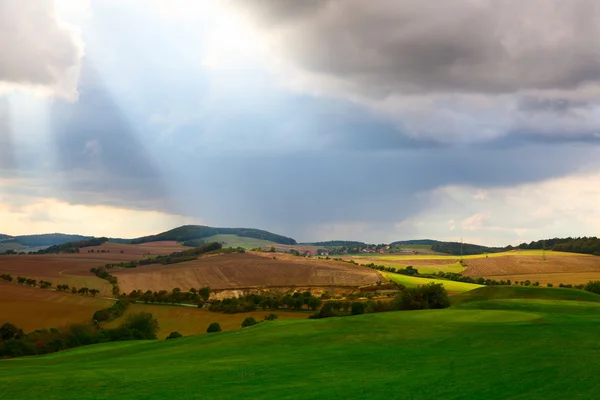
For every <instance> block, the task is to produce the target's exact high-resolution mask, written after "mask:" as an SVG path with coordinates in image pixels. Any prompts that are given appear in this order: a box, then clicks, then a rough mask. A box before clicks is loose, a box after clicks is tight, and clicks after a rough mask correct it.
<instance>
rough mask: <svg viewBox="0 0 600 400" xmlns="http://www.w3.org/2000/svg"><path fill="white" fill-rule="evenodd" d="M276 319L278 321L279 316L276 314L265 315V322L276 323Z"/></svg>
mask: <svg viewBox="0 0 600 400" xmlns="http://www.w3.org/2000/svg"><path fill="white" fill-rule="evenodd" d="M276 319H277V315H275V314H269V315H265V321H275V320H276Z"/></svg>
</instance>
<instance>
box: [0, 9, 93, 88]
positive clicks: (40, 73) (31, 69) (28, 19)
mask: <svg viewBox="0 0 600 400" xmlns="http://www.w3.org/2000/svg"><path fill="white" fill-rule="evenodd" d="M0 49H2V52H1V53H0V82H5V83H10V84H22V85H33V86H42V87H47V88H51V89H52V90H54V91H58V94H60V95H63V96H67V97H72V96H73V92H74V91H75V89H76V81H77V76H78V70H79V65H80V61H81V58H82V57H83V45H82V43H81V41H80V39H79V38H77V37H76V36H75V35H74V33H73V32H72V31H70V30H68V29H66V28H65V27H63V26H61V25H60V24H59V23H58V21H57V20H56V16H55V12H54V3H53V1H52V0H39V1H21V0H3V1H2V2H0Z"/></svg>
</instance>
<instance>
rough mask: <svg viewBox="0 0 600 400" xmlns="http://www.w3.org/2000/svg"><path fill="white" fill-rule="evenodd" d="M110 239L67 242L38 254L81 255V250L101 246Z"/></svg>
mask: <svg viewBox="0 0 600 400" xmlns="http://www.w3.org/2000/svg"><path fill="white" fill-rule="evenodd" d="M107 241H108V238H105V237H101V238H92V239H87V240H81V241H79V242H67V243H63V244H59V245H55V246H50V247H48V248H46V249H43V250H39V251H38V252H37V253H38V254H49V253H79V249H81V248H83V247H91V246H100V245H101V244H102V243H104V242H107Z"/></svg>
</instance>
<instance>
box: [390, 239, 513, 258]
mask: <svg viewBox="0 0 600 400" xmlns="http://www.w3.org/2000/svg"><path fill="white" fill-rule="evenodd" d="M415 245H419V246H423V245H426V246H430V247H429V248H430V249H431V250H432V251H434V252H436V253H444V254H451V255H456V256H458V255H461V254H462V255H474V254H483V253H498V252H501V251H504V250H505V249H504V248H503V247H488V246H481V245H478V244H471V243H460V242H442V241H439V240H432V239H417V240H401V241H397V242H392V243H390V246H399V247H402V246H415Z"/></svg>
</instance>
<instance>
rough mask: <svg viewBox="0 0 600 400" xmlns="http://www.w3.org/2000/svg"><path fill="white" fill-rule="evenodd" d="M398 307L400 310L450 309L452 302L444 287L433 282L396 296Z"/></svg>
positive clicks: (409, 289)
mask: <svg viewBox="0 0 600 400" xmlns="http://www.w3.org/2000/svg"><path fill="white" fill-rule="evenodd" d="M396 307H397V309H399V310H422V309H430V308H436V309H437V308H447V307H450V300H449V299H448V292H446V289H445V288H444V285H442V284H441V283H433V282H431V283H428V284H427V285H419V286H417V287H415V288H408V289H405V290H403V291H402V293H400V294H399V295H398V296H396Z"/></svg>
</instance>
